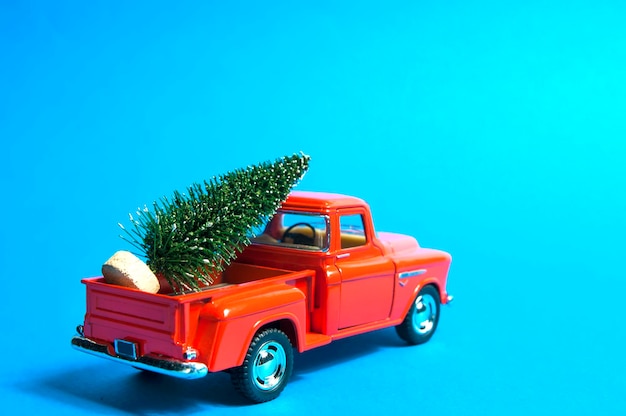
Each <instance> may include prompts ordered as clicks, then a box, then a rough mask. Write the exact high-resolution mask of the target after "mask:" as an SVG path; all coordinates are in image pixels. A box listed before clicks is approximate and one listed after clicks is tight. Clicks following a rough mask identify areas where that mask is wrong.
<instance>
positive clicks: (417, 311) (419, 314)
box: [396, 286, 441, 345]
mask: <svg viewBox="0 0 626 416" xmlns="http://www.w3.org/2000/svg"><path fill="white" fill-rule="evenodd" d="M440 303H441V300H440V296H439V292H438V291H437V289H435V287H434V286H424V288H422V290H420V291H419V293H418V294H417V296H416V298H415V300H414V301H413V303H412V304H411V308H410V309H409V312H408V313H407V314H406V316H405V318H404V321H403V322H402V323H401V324H400V325H398V326H396V332H397V333H398V335H399V336H400V338H402V339H403V340H405V341H406V342H408V343H409V344H411V345H418V344H423V343H425V342H427V341H428V340H429V339H430V338H431V337H432V336H433V334H434V333H435V330H436V329H437V324H438V323H439V309H440V306H441V305H440Z"/></svg>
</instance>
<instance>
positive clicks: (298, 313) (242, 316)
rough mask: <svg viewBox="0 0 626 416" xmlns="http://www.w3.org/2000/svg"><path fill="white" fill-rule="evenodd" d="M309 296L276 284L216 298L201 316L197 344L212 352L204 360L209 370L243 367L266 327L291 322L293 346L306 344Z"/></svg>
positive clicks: (290, 287) (299, 290) (201, 348)
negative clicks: (253, 344) (262, 328)
mask: <svg viewBox="0 0 626 416" xmlns="http://www.w3.org/2000/svg"><path fill="white" fill-rule="evenodd" d="M307 309H308V308H307V293H306V292H303V291H302V290H301V289H299V288H297V287H294V286H291V285H289V284H275V285H271V286H267V287H264V288H262V289H259V290H256V291H241V292H238V293H234V294H232V295H228V296H223V297H220V298H218V299H214V300H213V301H211V302H210V303H208V304H207V305H206V306H205V307H204V308H203V310H202V311H201V313H200V321H201V323H200V327H201V328H203V330H204V331H206V334H200V333H199V334H198V336H199V338H198V340H197V345H198V347H199V349H200V350H202V351H210V352H209V354H208V355H207V356H204V357H202V358H203V361H205V360H206V361H205V363H206V364H207V365H208V367H209V371H221V370H225V369H227V368H231V367H235V366H238V365H241V363H243V360H244V358H245V354H246V352H247V350H248V347H249V345H250V343H251V342H252V339H253V337H254V335H255V333H256V332H257V331H258V330H259V329H260V328H261V327H263V326H265V325H268V324H272V323H277V322H281V321H287V322H289V323H290V325H292V327H293V329H294V330H293V334H292V335H293V336H294V337H295V339H292V343H293V344H294V345H295V346H298V345H303V344H304V337H305V331H304V328H306V325H307V321H308V319H307V315H308V311H307Z"/></svg>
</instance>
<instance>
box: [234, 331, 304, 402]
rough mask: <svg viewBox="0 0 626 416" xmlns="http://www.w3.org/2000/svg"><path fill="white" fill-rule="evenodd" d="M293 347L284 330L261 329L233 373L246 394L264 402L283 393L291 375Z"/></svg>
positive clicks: (236, 384) (251, 398) (250, 397)
mask: <svg viewBox="0 0 626 416" xmlns="http://www.w3.org/2000/svg"><path fill="white" fill-rule="evenodd" d="M292 368H293V347H292V346H291V342H290V341H289V338H288V337H287V335H285V333H284V332H282V331H280V330H278V329H275V328H270V329H266V330H263V331H261V332H259V333H258V334H257V335H256V336H255V337H254V339H253V340H252V342H251V343H250V347H249V348H248V352H247V354H246V358H245V359H244V362H243V364H242V365H241V366H239V367H236V368H233V369H232V371H231V373H230V376H231V380H232V382H233V385H234V386H235V388H236V389H237V390H238V391H239V392H240V393H241V394H242V395H243V396H245V397H246V398H248V399H249V400H251V401H253V402H255V403H263V402H267V401H270V400H273V399H275V398H276V397H278V396H279V395H280V393H281V392H282V391H283V389H284V388H285V386H286V385H287V381H288V380H289V377H290V376H291V370H292Z"/></svg>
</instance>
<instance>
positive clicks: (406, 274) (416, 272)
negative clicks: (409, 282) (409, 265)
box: [398, 269, 428, 279]
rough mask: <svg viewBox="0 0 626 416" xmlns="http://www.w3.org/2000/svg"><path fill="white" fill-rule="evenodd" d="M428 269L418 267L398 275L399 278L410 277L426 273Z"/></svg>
mask: <svg viewBox="0 0 626 416" xmlns="http://www.w3.org/2000/svg"><path fill="white" fill-rule="evenodd" d="M427 271H428V270H426V269H417V270H411V271H408V272H402V273H400V274H399V275H398V279H408V278H409V277H414V276H419V275H422V274H424V273H426V272H427Z"/></svg>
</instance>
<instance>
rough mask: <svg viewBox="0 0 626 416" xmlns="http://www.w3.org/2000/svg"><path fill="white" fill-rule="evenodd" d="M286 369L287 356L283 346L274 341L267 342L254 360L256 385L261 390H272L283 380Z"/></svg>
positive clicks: (253, 373) (253, 369)
mask: <svg viewBox="0 0 626 416" xmlns="http://www.w3.org/2000/svg"><path fill="white" fill-rule="evenodd" d="M286 367H287V355H286V354H285V350H284V348H283V346H282V345H280V344H279V343H277V342H274V341H270V342H266V343H265V344H263V345H262V346H261V348H260V349H259V352H258V353H257V356H256V358H255V359H254V365H253V366H252V376H253V378H254V383H255V384H256V386H257V387H258V388H259V389H261V390H271V389H273V388H274V387H276V386H277V385H278V384H279V383H280V381H281V380H282V378H283V376H284V375H285V370H286Z"/></svg>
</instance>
